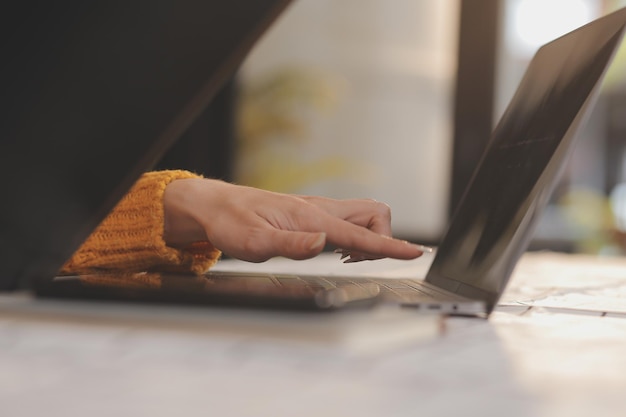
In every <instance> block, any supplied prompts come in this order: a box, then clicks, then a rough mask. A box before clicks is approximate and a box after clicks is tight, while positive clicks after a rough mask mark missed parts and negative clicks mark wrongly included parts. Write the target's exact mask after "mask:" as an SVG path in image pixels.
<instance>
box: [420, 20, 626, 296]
mask: <svg viewBox="0 0 626 417" xmlns="http://www.w3.org/2000/svg"><path fill="white" fill-rule="evenodd" d="M625 25H626V9H623V10H621V11H619V12H616V13H614V14H612V15H609V16H607V17H605V18H602V19H599V20H597V21H595V22H593V23H591V24H589V25H587V26H584V27H582V28H581V29H578V30H576V31H574V32H572V33H570V34H568V35H565V36H564V37H561V38H559V39H557V40H555V41H553V42H551V43H549V44H547V45H545V46H544V47H542V48H541V49H540V50H539V51H538V52H537V54H536V55H535V57H534V58H533V60H532V61H531V63H530V64H529V67H528V69H527V71H526V75H525V76H524V78H523V80H522V82H521V84H520V86H519V88H518V90H517V93H516V94H515V96H514V97H513V99H512V101H511V103H510V105H509V107H508V109H507V111H506V112H505V114H504V115H503V117H502V119H501V121H500V123H499V124H498V126H497V127H496V129H495V131H494V133H493V136H492V139H491V141H490V143H489V145H488V146H487V149H486V151H485V153H484V155H483V157H482V160H481V162H480V163H479V165H478V168H477V170H476V172H475V173H474V176H473V178H472V180H471V182H470V185H469V187H468V189H467V190H466V192H465V195H464V197H463V199H462V201H461V203H460V205H459V207H457V210H456V214H455V216H454V218H453V220H452V223H451V225H450V227H449V229H448V231H447V233H446V235H445V237H444V239H443V241H442V242H441V245H440V247H439V250H438V253H437V256H436V259H435V260H434V262H433V266H432V268H431V270H430V271H429V274H428V277H427V281H429V282H433V283H437V284H438V285H441V286H443V287H444V288H446V289H449V290H451V291H454V292H457V293H460V294H462V295H468V296H479V297H480V298H487V299H488V300H489V301H491V302H492V303H494V302H495V300H496V299H497V297H498V296H499V294H501V293H502V291H504V288H505V285H506V282H507V280H508V278H509V276H510V274H511V272H512V269H513V267H514V265H515V263H516V262H517V260H518V259H519V256H521V253H522V252H523V251H524V250H525V249H526V247H527V243H528V240H529V239H530V237H531V233H532V230H533V227H532V226H533V225H534V223H535V221H536V220H537V217H538V215H539V214H540V211H541V209H543V207H545V205H546V204H547V202H548V199H549V197H550V193H551V191H552V188H553V187H554V185H555V182H556V180H557V177H558V174H559V172H560V171H561V170H562V168H563V166H564V160H565V158H566V156H567V155H568V154H569V153H570V150H571V148H572V146H571V144H572V141H573V139H574V135H575V132H576V130H577V127H578V126H579V125H580V123H581V119H582V118H583V115H584V113H585V110H586V109H587V108H588V107H589V104H590V102H591V101H592V100H591V98H592V96H593V92H594V89H595V88H596V87H597V86H598V84H599V81H600V79H601V78H602V76H603V74H604V73H605V70H606V68H607V67H608V63H609V62H610V60H611V58H612V56H613V54H614V52H615V50H616V48H617V46H619V44H620V42H621V38H622V34H623V31H624V26H625Z"/></svg>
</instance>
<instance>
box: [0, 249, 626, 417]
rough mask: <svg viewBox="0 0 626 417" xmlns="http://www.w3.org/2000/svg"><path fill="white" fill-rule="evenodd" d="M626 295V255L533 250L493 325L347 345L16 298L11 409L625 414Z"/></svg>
mask: <svg viewBox="0 0 626 417" xmlns="http://www.w3.org/2000/svg"><path fill="white" fill-rule="evenodd" d="M428 264H429V259H428V258H425V259H420V260H416V261H410V262H404V261H389V260H388V261H376V262H367V263H361V264H351V265H343V264H339V262H338V261H337V256H322V257H319V258H317V259H315V260H310V261H305V262H293V261H286V260H282V259H277V260H273V261H270V262H269V263H266V264H260V265H256V264H243V263H237V262H224V263H222V264H220V265H219V268H222V269H241V268H246V269H248V270H254V271H263V270H280V271H282V272H292V271H293V272H297V271H302V270H303V269H304V270H306V271H308V272H324V271H325V272H331V273H336V274H339V275H343V274H364V275H372V274H373V275H378V276H380V275H382V276H389V277H392V276H405V277H414V276H420V275H423V274H424V272H425V270H426V269H427V267H428ZM624 297H626V259H622V258H605V259H600V258H593V257H585V256H568V255H560V254H551V253H540V254H526V255H525V256H524V258H523V259H522V261H521V262H520V264H519V266H518V268H517V269H516V271H515V274H514V276H513V279H512V281H511V285H510V287H509V289H508V290H507V292H506V293H505V296H504V297H503V305H502V306H501V307H499V308H498V310H497V311H496V312H495V313H494V314H492V316H491V317H490V319H489V320H483V319H471V318H447V319H446V323H447V330H446V332H445V333H444V334H443V335H441V336H436V337H431V338H428V339H426V340H420V341H415V342H414V343H409V344H404V345H402V346H398V347H397V348H395V349H389V350H386V351H385V352H381V353H379V354H375V355H345V354H342V353H341V352H334V351H333V349H332V348H330V349H326V350H324V351H320V350H315V349H308V348H307V347H306V346H304V347H302V346H298V347H296V346H293V345H289V344H282V343H281V342H280V341H277V342H276V343H272V342H271V341H270V342H267V341H263V342H260V341H258V340H250V338H249V337H246V335H245V334H241V333H239V334H231V335H225V334H218V333H214V332H211V331H205V332H198V331H187V330H186V329H173V328H172V327H171V326H169V327H163V328H161V327H159V326H154V325H151V326H142V325H141V324H140V325H137V323H136V322H133V324H132V325H131V324H129V323H124V322H120V321H115V320H113V321H110V322H108V321H106V320H97V319H95V318H94V317H96V316H97V315H98V308H99V307H97V306H92V305H91V304H85V305H80V309H84V311H85V316H84V317H83V318H82V319H76V314H75V313H76V308H74V311H73V314H74V315H73V316H71V315H70V316H71V317H69V318H68V317H65V318H64V317H59V316H54V315H48V314H45V313H41V312H39V313H37V314H30V315H24V314H21V313H19V311H18V310H20V309H19V308H15V307H13V306H18V305H20V303H21V301H20V300H22V301H23V300H24V299H26V300H28V303H31V305H34V306H37V305H45V303H46V302H45V301H40V300H34V301H33V300H30V299H29V298H28V297H25V296H24V295H3V296H0V307H1V310H0V410H1V411H0V415H2V416H7V417H8V416H65V417H69V416H87V415H88V416H92V417H96V416H144V415H145V416H151V417H156V416H174V415H176V416H178V415H181V416H205V415H208V416H313V415H325V416H417V415H419V416H454V415H462V416H546V417H548V416H549V417H560V416H563V417H573V416H597V417H599V416H602V417H605V416H624V415H626V395H625V394H626V318H625V317H626V314H624V313H626V303H623V302H622V300H623V298H624ZM16 300H17V302H16ZM41 303H44V304H41ZM63 308H64V307H63V305H60V307H59V306H57V310H56V311H57V312H58V311H62V310H63ZM80 309H79V311H80ZM133 309H134V310H136V311H138V312H139V313H138V314H139V315H142V314H143V315H144V316H145V314H146V310H145V309H142V307H140V306H133V307H131V308H130V309H129V310H128V311H129V313H128V314H129V316H132V315H133V314H134V313H133ZM44 310H45V309H44ZM122 311H126V310H122ZM164 311H165V312H167V311H168V310H167V309H166V310H164ZM208 311H209V312H210V310H208ZM172 312H174V310H172ZM206 313H207V312H206V311H205V312H204V313H202V314H206ZM172 314H174V313H172ZM249 314H253V313H249Z"/></svg>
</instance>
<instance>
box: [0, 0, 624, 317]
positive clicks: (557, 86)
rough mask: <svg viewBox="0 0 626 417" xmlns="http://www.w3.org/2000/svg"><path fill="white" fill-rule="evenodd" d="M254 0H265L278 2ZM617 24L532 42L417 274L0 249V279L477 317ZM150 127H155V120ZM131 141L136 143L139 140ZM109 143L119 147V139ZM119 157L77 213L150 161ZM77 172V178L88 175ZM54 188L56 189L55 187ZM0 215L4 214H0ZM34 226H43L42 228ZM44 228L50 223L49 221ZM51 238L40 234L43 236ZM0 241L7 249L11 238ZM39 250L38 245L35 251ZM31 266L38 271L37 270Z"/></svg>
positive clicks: (602, 66) (489, 300)
mask: <svg viewBox="0 0 626 417" xmlns="http://www.w3.org/2000/svg"><path fill="white" fill-rule="evenodd" d="M266 3H274V4H273V6H275V5H276V4H275V3H279V2H266ZM270 9H271V10H272V11H275V10H276V9H275V8H270ZM270 14H271V13H268V14H266V16H268V15H270ZM625 27H626V9H622V10H619V11H617V12H614V13H612V14H610V15H607V16H605V17H603V18H600V19H598V20H596V21H594V22H592V23H590V24H588V25H585V26H583V27H581V28H579V29H577V30H575V31H573V32H571V33H569V34H567V35H565V36H563V37H561V38H558V39H556V40H554V41H553V42H550V43H548V44H546V45H544V46H543V47H542V48H540V49H539V51H538V52H537V53H536V55H535V57H534V58H533V60H532V61H531V63H530V64H529V66H528V69H527V71H526V74H525V76H524V78H523V79H522V81H521V83H520V86H519V88H518V90H517V92H516V94H515V96H514V97H513V99H512V101H511V103H510V105H509V107H508V108H507V110H506V112H505V113H504V115H503V117H502V119H501V120H500V122H499V123H498V125H497V127H496V129H495V130H494V132H493V135H492V138H491V140H490V141H489V144H488V146H487V148H486V150H485V153H484V154H483V157H482V159H481V161H480V163H479V164H478V166H477V168H476V171H475V173H474V175H473V177H472V179H471V181H470V183H469V185H468V187H467V189H466V191H465V194H464V196H463V198H462V200H461V202H460V204H459V206H458V207H457V208H456V213H455V215H454V216H453V218H452V221H451V222H450V224H449V226H448V229H447V232H446V233H445V235H444V237H443V239H442V241H441V242H440V245H439V247H438V250H437V253H436V255H435V259H434V261H433V263H432V266H431V268H430V270H429V272H428V274H427V276H426V278H425V280H421V279H417V277H416V279H415V280H390V279H384V280H382V279H381V280H376V279H369V278H367V279H366V278H354V277H332V278H331V277H315V276H307V275H297V276H293V275H289V276H281V275H272V274H269V275H262V274H246V275H245V276H243V275H239V274H236V273H209V274H207V275H206V276H201V277H189V276H172V275H165V274H151V273H150V274H149V273H140V274H132V273H128V274H122V275H116V274H99V275H93V276H81V277H57V278H52V275H53V274H54V272H52V273H51V271H53V270H52V269H50V265H51V264H53V263H54V262H52V261H50V262H49V263H48V264H45V262H43V261H39V259H43V260H44V261H45V260H46V258H45V257H44V258H34V257H30V258H28V257H27V258H26V259H38V261H37V262H35V263H34V264H35V265H38V266H39V269H35V272H33V270H32V269H30V268H29V267H28V265H30V263H29V264H27V265H22V266H21V268H17V266H19V265H18V264H17V263H16V262H12V263H9V264H10V265H13V268H14V269H12V270H7V269H6V266H5V265H4V261H5V259H6V257H7V256H8V255H7V254H6V253H4V254H2V255H0V256H3V258H1V259H2V263H1V264H0V268H4V269H3V270H2V274H1V275H0V276H1V277H2V278H5V285H6V281H7V279H6V278H7V277H11V278H13V277H23V276H28V277H30V278H33V277H34V278H35V279H31V280H30V282H31V283H32V286H31V287H32V288H34V290H35V292H36V293H37V294H39V295H40V296H48V297H65V298H95V299H125V300H138V301H148V302H182V303H194V304H209V305H213V304H219V305H239V306H255V307H259V306H260V307H280V308H284V307H287V308H314V309H320V310H328V309H336V308H341V307H344V306H347V305H363V304H365V305H370V304H371V303H373V302H379V301H380V300H381V299H383V300H385V301H387V302H395V303H399V304H402V305H407V306H412V307H413V308H416V309H421V310H426V311H430V312H432V311H433V310H436V311H438V312H441V313H449V314H462V315H479V316H488V315H489V313H490V312H491V311H492V310H493V308H494V307H495V305H496V303H497V301H498V299H499V297H500V296H501V294H502V293H503V292H504V290H505V288H506V284H507V282H508V280H509V278H510V275H511V273H512V270H513V268H514V266H515V264H516V263H517V261H518V259H519V257H520V256H521V255H522V253H523V252H524V251H525V250H526V248H527V245H528V242H529V240H530V238H531V235H532V232H533V227H534V225H535V223H536V221H537V219H538V217H539V215H540V213H541V211H542V209H543V208H544V207H545V206H546V204H547V202H548V199H549V196H550V194H551V191H552V189H553V188H554V186H555V184H556V181H557V179H558V178H559V174H560V173H561V171H562V170H563V168H564V165H565V161H566V159H567V157H568V155H569V154H570V153H571V150H572V146H573V142H574V140H575V134H576V132H577V130H578V128H579V127H580V125H581V124H582V123H583V122H584V118H585V114H587V112H588V111H589V108H590V107H591V105H592V103H593V100H594V97H595V95H596V93H597V91H598V88H599V84H600V81H601V80H602V77H603V75H604V73H605V71H606V69H607V67H608V65H609V63H610V61H611V58H612V57H613V55H614V53H615V51H616V49H617V48H618V46H619V45H620V43H621V40H622V37H623V34H624V30H625ZM235 43H236V42H235ZM240 49H241V48H240ZM183 104H186V103H181V104H180V106H179V107H178V109H181V108H182V107H183ZM174 113H175V112H174ZM174 113H172V114H174ZM127 117H128V116H127ZM144 122H145V119H144ZM154 128H155V129H158V126H155V127H154ZM103 130H105V131H107V130H109V126H108V125H107V124H105V125H103ZM168 132H170V131H168ZM57 133H60V132H57ZM172 135H173V133H171V132H170V133H168V135H167V136H168V138H171V136H172ZM96 142H97V141H96ZM74 145H75V146H79V145H80V144H78V145H77V144H76V143H74ZM143 146H144V148H143V151H144V152H146V153H149V154H151V155H152V156H154V155H156V154H158V148H160V147H161V146H162V143H161V142H154V143H150V142H148V143H143ZM138 149H142V148H141V146H139V147H138ZM114 150H115V152H122V153H124V149H114ZM76 151H77V152H76V153H75V156H76V157H77V158H78V159H79V160H80V159H81V158H83V157H84V155H85V154H89V153H91V149H89V148H86V146H82V147H81V149H78V150H76ZM78 151H80V152H78ZM81 152H82V153H81ZM58 153H59V152H58V151H57V152H56V153H52V155H55V154H58ZM3 154H5V153H4V152H3ZM115 155H116V154H110V153H109V155H108V157H109V158H111V159H110V160H114V156H115ZM124 157H126V158H130V160H129V161H128V163H127V166H128V167H130V168H129V169H127V170H123V169H116V172H118V174H119V175H120V179H119V182H118V183H117V184H116V188H115V190H116V192H115V193H113V194H109V195H107V197H108V199H105V200H106V201H101V202H100V204H93V205H92V206H90V207H89V208H90V209H91V210H92V211H93V212H97V213H98V216H95V215H93V214H91V213H89V214H86V213H83V212H82V211H81V210H84V209H85V207H84V206H80V207H75V208H74V209H75V210H74V212H75V213H76V212H77V213H79V214H81V215H82V216H81V217H79V218H90V219H91V218H92V217H93V218H95V217H98V218H101V217H102V215H103V213H106V211H107V210H108V209H110V206H111V204H110V203H111V200H113V201H116V200H115V199H114V198H113V197H112V196H113V195H114V196H115V197H117V198H119V196H120V195H121V192H120V190H122V191H125V190H126V189H127V188H128V186H129V185H130V183H132V181H131V179H132V180H134V179H136V177H137V176H138V175H139V173H140V172H141V169H146V168H148V167H149V166H150V164H149V162H150V161H146V159H145V158H139V157H138V156H137V155H124ZM132 158H135V159H132ZM86 168H87V167H84V166H82V165H79V166H75V167H74V169H73V170H71V171H72V173H73V175H74V176H75V175H77V173H79V174H80V173H81V172H82V171H81V169H84V170H85V171H86V173H87V174H89V175H91V176H93V175H94V173H93V172H92V171H91V170H89V169H86ZM31 169H33V166H32V164H31ZM68 171H69V170H68ZM110 171H111V170H110V169H109V170H108V171H107V173H110ZM28 172H30V171H28ZM89 175H88V178H90V179H93V178H91V177H89ZM63 180H64V181H67V183H66V182H63V183H61V182H55V183H53V184H52V185H54V186H56V187H57V188H56V189H54V188H53V189H51V190H50V193H48V195H47V196H48V197H50V198H53V199H54V200H55V201H56V200H58V199H59V196H61V197H63V196H66V197H67V196H72V195H73V194H75V193H76V192H77V191H82V192H85V191H86V190H85V187H83V188H82V189H80V190H73V189H68V187H71V186H73V185H75V181H76V180H75V178H74V177H72V179H68V178H67V177H66V178H63ZM39 188H40V187H39ZM53 191H54V193H53ZM59 191H65V193H60V194H59ZM87 191H90V193H89V195H91V196H92V197H93V198H94V199H95V198H96V197H100V198H101V193H100V192H98V190H87ZM40 198H41V196H38V200H37V201H39V202H41V200H40ZM75 198H76V197H74V199H75ZM103 207H105V208H106V209H104V208H103ZM41 212H42V211H41V210H40V211H39V213H40V214H41ZM1 217H2V218H4V219H6V216H1ZM2 221H4V222H6V220H2ZM4 227H5V226H4V224H3V228H4ZM65 227H68V229H67V230H66V233H68V234H69V235H71V236H73V237H74V239H79V237H84V236H85V232H86V231H87V232H88V231H90V230H91V228H92V227H93V223H87V226H85V225H81V227H80V230H76V229H78V228H79V227H78V226H77V225H76V222H68V223H66V224H65ZM52 229H55V228H52ZM44 230H46V231H48V228H44ZM52 232H55V233H58V230H56V229H55V230H52ZM53 236H54V234H53V235H52V237H51V236H48V241H47V242H48V244H49V245H52V244H53V242H54V239H53ZM65 243H67V242H65ZM0 246H3V247H2V248H0V249H4V246H8V244H7V242H0ZM67 246H68V247H69V248H70V249H68V247H59V248H58V252H57V253H55V255H57V257H59V254H60V253H63V255H64V256H65V257H63V258H62V259H63V260H64V259H66V258H67V257H68V256H69V254H70V253H71V250H72V249H74V248H75V246H72V245H69V244H68V245H67ZM9 249H11V250H13V251H14V252H15V248H14V247H11V248H9ZM24 249H27V248H24ZM50 252H51V251H50V250H47V251H40V252H39V253H37V255H42V256H43V255H47V254H49V253H50ZM27 254H28V253H27ZM17 255H24V254H23V253H19V254H17ZM22 258H24V257H23V256H22ZM55 259H56V258H55ZM56 260H57V263H56V264H55V265H57V266H60V264H61V263H62V262H61V263H58V259H56ZM42 262H43V263H42ZM41 265H44V266H47V269H46V268H43V269H42V268H41ZM7 271H8V273H7ZM44 272H45V273H44Z"/></svg>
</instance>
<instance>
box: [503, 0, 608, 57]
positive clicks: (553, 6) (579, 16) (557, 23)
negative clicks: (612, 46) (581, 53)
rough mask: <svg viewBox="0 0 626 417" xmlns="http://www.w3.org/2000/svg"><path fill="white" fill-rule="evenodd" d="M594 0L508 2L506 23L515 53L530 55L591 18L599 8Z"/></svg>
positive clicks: (518, 0) (527, 0)
mask: <svg viewBox="0 0 626 417" xmlns="http://www.w3.org/2000/svg"><path fill="white" fill-rule="evenodd" d="M597 3H598V2H597V1H595V0H592V1H589V0H516V1H512V2H511V3H510V4H511V9H510V12H511V13H510V14H509V15H508V16H507V17H508V19H507V26H508V28H509V30H510V32H509V41H510V42H511V45H510V46H511V47H512V48H513V49H514V50H515V52H516V53H518V54H521V55H531V54H533V53H534V52H535V51H536V50H537V49H538V48H539V47H540V46H541V45H543V44H544V43H547V42H549V41H551V40H553V39H555V38H558V37H559V36H561V35H564V34H566V33H567V32H569V31H571V30H573V29H576V28H577V27H579V26H582V25H584V24H585V23H588V22H590V21H591V20H593V19H594V18H595V17H596V16H597V14H598V12H599V10H598V4H597Z"/></svg>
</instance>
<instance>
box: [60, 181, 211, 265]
mask: <svg viewBox="0 0 626 417" xmlns="http://www.w3.org/2000/svg"><path fill="white" fill-rule="evenodd" d="M184 178H198V176H197V175H195V174H192V173H190V172H187V171H156V172H149V173H146V174H144V175H143V176H142V177H141V178H140V179H139V180H138V181H137V183H136V184H135V185H134V186H133V188H132V189H131V190H130V191H129V192H128V194H126V196H124V198H123V199H122V200H121V201H120V202H119V203H118V204H117V206H116V207H115V208H114V209H113V211H112V212H111V213H110V214H109V215H108V216H107V217H106V218H105V219H104V221H103V222H102V223H101V224H100V225H99V226H98V228H97V229H96V230H95V231H94V232H93V233H92V234H91V235H90V236H89V237H88V238H87V240H86V241H85V242H84V243H83V245H82V246H81V247H80V248H79V249H78V251H77V252H76V253H75V254H74V255H73V256H72V258H71V259H70V260H69V261H68V262H67V263H66V264H65V265H64V266H63V268H62V270H61V273H63V274H78V273H90V272H95V271H103V270H109V271H110V270H123V271H150V270H159V271H172V272H194V273H196V274H202V273H204V272H206V271H207V270H208V269H209V268H210V267H211V266H213V265H214V264H215V263H216V262H217V260H218V259H219V257H220V254H221V253H220V251H219V250H217V249H216V248H215V247H213V245H211V243H210V242H196V243H193V244H191V245H189V246H188V247H186V248H184V249H180V250H179V249H175V248H172V247H169V246H167V245H166V244H165V241H164V240H163V224H164V216H163V193H164V192H165V187H166V186H167V184H169V183H170V182H172V181H174V180H177V179H184Z"/></svg>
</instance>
